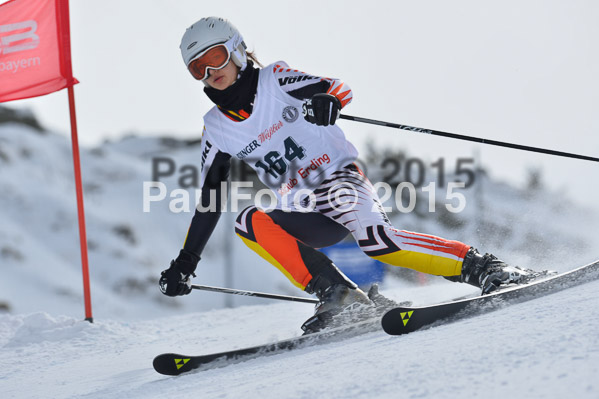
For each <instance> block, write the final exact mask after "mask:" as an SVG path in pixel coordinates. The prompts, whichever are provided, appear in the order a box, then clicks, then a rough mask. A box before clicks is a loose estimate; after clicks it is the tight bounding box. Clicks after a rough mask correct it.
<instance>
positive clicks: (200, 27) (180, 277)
mask: <svg viewBox="0 0 599 399" xmlns="http://www.w3.org/2000/svg"><path fill="white" fill-rule="evenodd" d="M180 49H181V53H182V56H183V61H184V62H185V65H186V67H187V69H188V70H189V72H190V73H191V75H192V76H193V77H194V78H195V79H197V80H199V81H201V82H202V83H204V85H205V87H204V92H205V93H206V95H207V96H208V98H209V99H210V100H211V101H212V102H213V103H214V104H215V106H214V107H213V108H212V109H211V110H210V111H208V113H207V114H206V115H205V116H204V132H203V138H202V147H201V180H200V181H201V190H202V191H201V200H200V205H201V207H200V206H198V208H197V209H196V211H195V215H194V216H193V219H192V221H191V225H190V227H189V231H188V234H187V238H186V239H185V243H184V246H183V249H181V251H180V253H179V255H178V256H177V258H176V259H175V260H173V261H171V264H170V267H169V268H168V269H167V270H165V271H163V272H162V275H161V278H160V287H161V290H162V292H163V293H164V294H166V295H169V296H176V295H185V294H188V293H189V292H190V291H191V288H190V284H191V283H190V279H191V277H190V276H194V277H195V274H194V271H195V269H196V266H197V263H198V261H199V260H200V256H201V254H202V251H203V249H204V247H205V245H206V243H207V241H208V239H209V237H210V235H211V234H212V232H213V230H214V228H215V226H216V224H217V222H218V219H219V217H220V213H221V205H222V204H221V203H220V198H221V195H220V189H221V182H226V181H227V180H228V177H229V165H230V162H229V161H230V159H231V157H237V158H238V159H240V160H243V161H244V162H245V163H247V164H248V165H249V166H250V167H252V168H253V169H254V170H255V171H256V173H257V175H258V177H259V178H260V180H261V181H262V182H264V184H266V185H267V186H268V187H269V188H270V189H272V191H273V192H274V194H275V196H276V198H277V207H276V209H275V210H271V211H269V212H265V211H263V210H261V209H259V208H257V207H256V206H250V207H248V208H246V209H245V210H243V211H242V212H241V213H240V214H239V216H238V217H237V220H236V223H235V232H236V233H237V235H238V236H239V237H240V238H241V239H242V240H243V242H244V243H245V244H247V246H249V247H250V248H251V249H252V250H254V251H255V252H257V253H258V254H259V255H260V256H262V257H263V258H264V259H266V260H267V261H268V262H270V263H271V264H273V265H274V266H275V267H277V268H278V269H279V270H280V271H281V272H282V273H284V274H285V276H286V277H287V278H288V279H289V280H290V281H291V283H293V284H294V285H295V286H297V287H298V288H300V289H302V290H304V291H306V292H307V293H310V294H315V295H316V296H317V297H318V299H319V304H318V305H317V306H316V312H315V316H314V317H313V318H311V319H310V320H309V321H308V322H306V323H304V326H303V328H304V330H306V331H311V330H315V329H317V328H320V327H315V326H317V325H318V323H314V321H316V320H322V319H324V318H323V317H321V316H323V315H325V314H326V315H330V314H332V313H335V312H339V311H340V310H342V309H345V308H347V307H348V306H349V305H352V304H355V303H363V304H366V305H372V306H376V305H377V301H376V299H375V298H374V297H375V296H376V293H374V292H373V293H371V295H370V298H369V296H368V295H366V294H365V293H364V292H363V291H362V290H360V289H359V288H358V287H357V285H356V284H354V283H353V282H352V281H350V280H349V279H348V278H347V277H346V276H345V275H344V274H343V273H342V272H341V271H340V270H339V269H338V268H337V267H336V266H335V265H334V264H333V262H332V261H331V260H330V259H329V258H327V257H326V256H325V255H324V254H323V253H321V252H319V251H317V250H316V249H315V248H322V247H326V246H329V245H332V244H335V243H336V242H339V241H340V240H342V239H343V238H344V237H345V236H346V235H347V234H348V233H351V234H352V235H353V237H354V239H355V240H356V242H357V243H358V245H359V247H360V248H361V249H362V251H364V253H365V254H366V255H368V256H370V257H372V258H374V259H377V260H379V261H382V262H384V263H388V264H391V265H395V266H401V267H407V268H410V269H413V270H417V271H420V272H423V273H428V274H433V275H437V276H444V277H446V278H448V279H450V280H452V281H458V282H465V283H468V284H471V285H474V286H477V287H480V288H481V289H482V293H483V294H486V293H489V292H491V291H493V290H496V289H497V288H498V286H500V285H502V284H508V283H512V282H518V281H520V282H521V281H523V277H525V276H526V272H525V271H523V270H521V269H517V268H512V267H509V266H508V265H506V264H505V263H504V262H502V261H500V260H499V259H497V258H496V257H494V256H493V255H490V254H485V255H481V254H480V253H479V252H478V251H477V250H476V249H474V248H472V247H471V246H469V245H467V244H464V243H461V242H458V241H449V240H446V239H443V238H439V237H435V236H431V235H426V234H419V233H413V232H408V231H402V230H397V229H395V228H394V227H393V226H392V225H391V224H390V222H389V219H388V217H387V215H386V214H385V212H384V211H383V208H382V206H381V204H380V201H379V198H378V196H377V194H376V191H375V190H374V188H373V186H372V184H371V183H370V181H369V180H368V179H367V178H366V177H365V176H364V174H363V173H362V172H361V170H360V169H359V168H358V167H357V166H356V165H355V164H354V161H355V160H356V158H357V156H358V152H357V150H356V148H355V147H354V146H353V145H352V144H351V143H350V142H349V141H347V140H346V138H345V135H344V133H343V131H342V130H341V129H340V128H339V127H338V126H337V125H335V121H336V119H337V117H338V116H339V112H340V110H341V109H343V108H344V107H346V106H347V104H349V103H350V101H351V100H352V91H351V89H350V88H349V87H348V85H347V84H346V83H344V82H342V81H341V80H339V79H330V78H323V77H318V76H313V75H309V74H306V73H303V72H300V71H298V70H297V69H292V68H290V67H289V66H288V65H287V64H285V63H284V62H282V61H279V62H276V63H274V64H271V65H268V66H266V67H262V68H259V67H258V66H262V65H261V64H260V63H259V62H258V61H257V60H256V58H255V57H254V55H253V54H252V53H249V52H247V51H246V46H245V43H244V41H243V38H242V36H241V34H240V33H239V31H238V30H237V29H236V28H235V27H234V26H233V25H232V24H231V23H230V22H229V21H227V20H225V19H222V18H216V17H209V18H202V19H201V20H199V21H198V22H196V23H195V24H193V25H192V26H191V27H189V28H188V29H187V30H186V32H185V34H184V35H183V38H182V41H181V46H180ZM300 113H303V116H301V115H300ZM211 192H212V195H211ZM215 193H216V195H214V194H215ZM211 198H212V201H211ZM210 205H212V207H210ZM371 299H373V300H374V303H373V301H371Z"/></svg>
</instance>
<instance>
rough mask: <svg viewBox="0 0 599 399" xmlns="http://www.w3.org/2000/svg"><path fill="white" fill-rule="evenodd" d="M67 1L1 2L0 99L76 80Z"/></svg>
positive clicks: (30, 94) (49, 90) (36, 93)
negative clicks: (72, 60) (72, 65)
mask: <svg viewBox="0 0 599 399" xmlns="http://www.w3.org/2000/svg"><path fill="white" fill-rule="evenodd" d="M68 15H69V10H68V3H66V2H65V1H64V0H11V1H8V2H6V3H4V4H2V5H0V102H6V101H12V100H20V99H23V98H29V97H36V96H41V95H44V94H49V93H52V92H55V91H57V90H61V89H64V88H65V87H69V86H72V85H74V84H76V83H79V82H78V81H77V79H75V78H73V73H72V67H71V49H70V32H69V21H68Z"/></svg>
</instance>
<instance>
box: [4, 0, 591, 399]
mask: <svg viewBox="0 0 599 399" xmlns="http://www.w3.org/2000/svg"><path fill="white" fill-rule="evenodd" d="M0 3H2V1H0ZM206 15H219V16H224V17H227V18H229V19H231V20H232V21H233V22H234V23H235V24H236V25H237V27H238V28H239V29H240V30H241V31H242V33H243V35H244V37H245V39H246V42H247V43H248V45H249V47H250V49H255V50H256V52H257V55H258V57H259V59H260V60H262V62H263V63H265V64H268V63H270V62H273V61H276V60H279V59H283V60H285V61H287V62H288V63H289V64H290V65H292V66H294V67H297V68H300V69H302V70H305V71H306V72H309V73H314V74H321V75H328V76H334V77H340V78H342V79H344V80H345V81H347V82H348V83H349V84H350V86H351V87H352V88H353V90H354V96H355V98H354V101H353V103H352V104H351V105H350V108H349V109H348V110H347V113H349V114H351V115H358V116H364V117H370V118H377V119H382V120H388V121H391V122H398V123H405V124H410V125H415V126H420V127H425V128H432V129H437V130H444V131H450V132H456V133H462V134H469V135H473V136H482V137H487V138H491V139H495V140H502V141H510V142H516V143H521V144H525V145H532V146H541V147H547V148H553V149H557V150H562V151H569V152H575V153H582V154H586V155H591V156H598V155H599V135H597V131H598V128H599V122H598V119H597V117H596V110H597V109H599V96H598V94H597V93H599V87H598V86H599V81H598V80H597V79H596V71H597V70H599V53H597V51H596V48H597V38H599V28H598V27H597V24H596V20H597V17H598V16H599V4H598V3H593V2H589V1H583V0H575V1H571V2H562V1H556V0H555V1H554V0H551V1H526V2H517V1H515V0H509V1H504V2H501V3H493V4H491V3H486V2H485V3H482V2H477V1H474V0H471V1H470V0H461V1H458V2H449V3H448V2H443V1H423V2H417V3H414V2H407V1H397V2H378V3H373V4H372V5H370V6H368V7H364V5H363V3H362V2H357V1H336V0H333V1H330V2H325V3H323V2H313V1H307V2H304V3H302V4H296V3H281V2H269V1H264V2H260V1H258V2H251V3H250V2H241V1H230V2H227V3H222V4H217V3H213V4H205V2H197V1H191V0H179V1H177V2H169V3H167V2H162V1H152V2H148V1H143V2H142V1H140V0H132V1H127V2H117V1H112V0H106V1H103V2H101V3H97V4H96V3H93V2H92V3H90V2H71V25H72V26H71V28H72V29H71V30H72V42H73V62H74V71H75V76H76V77H77V78H78V79H79V80H80V81H81V84H79V85H77V86H76V89H75V91H76V98H77V107H78V121H79V132H80V140H81V142H82V143H83V144H84V147H83V148H82V150H81V157H82V166H83V171H82V173H83V181H84V191H85V206H86V221H87V228H88V239H89V250H90V253H89V257H90V271H91V291H92V305H93V311H94V320H95V322H94V323H93V324H90V323H87V322H84V321H82V319H83V317H84V313H83V298H82V284H81V280H82V278H81V269H80V255H79V243H78V231H77V219H76V217H77V216H76V207H75V193H74V183H73V170H72V161H71V149H70V141H69V139H68V135H69V128H68V126H69V121H68V112H67V100H66V92H64V91H63V92H59V93H55V94H51V95H48V96H44V97H41V98H37V99H30V100H23V101H17V102H13V103H10V104H7V105H8V106H9V107H10V108H0V392H1V393H2V394H1V396H2V398H4V397H8V398H30V397H52V398H74V397H77V398H79V397H85V398H109V397H121V396H123V395H127V396H129V397H132V398H137V397H139V398H152V397H165V396H177V397H184V398H185V397H210V398H211V397H230V398H237V397H240V396H242V395H243V396H246V397H265V398H270V397H272V398H274V397H277V398H279V397H298V398H312V397H314V396H321V397H336V396H342V397H347V398H362V397H381V398H391V397H414V398H416V397H435V398H437V397H440V398H443V397H456V398H457V397H473V396H475V395H476V396H479V395H484V396H485V397H491V398H494V397H497V398H500V397H501V398H504V397H509V396H511V397H515V398H519V397H526V398H530V397H538V398H562V397H566V396H571V397H581V398H596V397H599V385H597V383H596V378H595V376H596V375H597V374H598V371H599V370H598V368H599V339H598V334H597V330H598V327H599V313H598V309H599V307H598V305H599V299H598V295H597V289H598V288H599V286H598V285H597V283H596V282H593V283H590V284H587V285H584V286H581V287H577V288H573V289H571V290H568V291H564V292H561V293H558V294H555V295H551V296H548V297H545V298H542V299H539V300H536V301H533V302H529V303H526V304H521V305H517V306H513V307H510V308H509V309H503V310H500V311H497V312H493V313H492V314H489V315H485V316H481V317H478V318H475V319H471V320H464V321H461V322H458V323H454V324H450V325H446V326H442V327H438V328H434V329H430V330H426V331H422V332H419V333H416V334H413V335H410V336H407V337H401V338H397V337H388V336H385V335H384V333H372V334H368V335H366V336H363V337H359V338H354V339H352V340H349V341H347V342H343V343H338V344H332V345H328V346H322V347H316V348H310V349H306V350H302V351H298V352H296V353H289V354H284V355H276V356H273V357H270V358H265V359H258V360H254V361H251V362H248V363H244V364H240V365H235V366H231V367H228V368H224V369H218V370H211V371H208V372H206V373H200V374H194V375H190V376H183V377H180V378H178V379H176V380H173V379H171V378H166V377H163V376H160V375H157V374H156V373H155V372H154V371H153V370H152V368H151V360H152V358H153V357H154V356H155V355H156V354H158V353H161V352H165V351H168V352H170V351H178V352H179V351H180V352H187V353H190V354H204V353H209V352H214V351H218V350H226V349H231V348H235V347H242V346H245V345H253V344H261V343H264V342H268V341H273V340H275V339H280V338H287V337H291V336H294V335H298V334H299V333H300V330H299V326H300V325H301V323H302V322H303V321H304V320H305V319H306V318H307V317H308V316H310V315H311V312H312V308H311V306H309V305H306V304H288V303H272V301H268V300H260V299H256V298H243V297H233V296H227V295H222V294H216V293H206V292H194V293H193V294H191V295H189V296H186V297H184V298H174V299H173V298H167V297H165V296H163V295H162V294H160V293H159V291H158V288H157V285H156V282H157V278H158V276H159V273H160V271H161V270H163V269H164V268H165V267H166V266H167V265H168V262H169V261H170V259H171V258H173V257H174V256H176V255H177V253H178V250H179V248H180V247H181V244H182V242H183V239H184V236H185V232H186V229H187V227H188V225H189V221H190V219H191V216H192V213H190V212H185V211H184V209H183V211H181V210H182V209H181V207H180V206H181V204H180V203H172V202H171V201H170V200H171V198H167V199H166V200H164V201H160V202H155V203H152V204H150V206H151V209H150V212H144V211H143V182H145V181H150V180H151V178H152V162H153V160H155V159H156V158H157V157H163V158H164V157H166V158H169V159H172V160H173V161H174V162H175V163H176V167H177V172H176V173H175V174H174V175H173V176H171V177H167V178H163V179H161V181H163V182H164V183H165V184H166V187H167V189H168V192H169V193H172V192H173V191H174V190H177V189H180V188H181V181H180V179H181V178H184V176H183V174H182V173H181V172H180V168H181V167H184V166H186V165H192V166H195V167H198V166H199V146H198V144H197V140H198V139H199V133H200V131H201V128H202V123H201V116H202V115H203V114H204V113H205V112H206V111H207V110H208V109H209V107H210V106H211V104H210V103H209V102H208V101H207V100H206V98H205V97H204V95H203V94H202V92H201V84H199V83H197V82H195V81H194V80H193V79H192V78H190V77H189V76H188V74H187V72H186V71H185V68H184V66H183V64H182V62H181V60H180V55H179V51H178V44H179V40H180V36H181V34H182V32H183V31H184V29H185V28H186V27H187V26H188V25H190V24H191V23H193V22H195V20H197V19H199V18H200V17H202V16H206ZM91 20H93V21H94V23H93V24H91V23H89V21H91ZM323 38H326V40H325V39H323ZM339 123H340V126H341V127H342V128H343V129H344V130H345V131H346V132H347V135H348V137H349V138H350V139H351V140H352V141H353V142H354V143H356V145H357V146H358V147H359V149H360V152H361V157H360V159H361V161H362V162H363V164H364V165H365V167H366V168H367V169H368V175H369V177H370V178H371V180H373V181H374V182H378V181H387V182H388V183H391V184H392V186H396V185H397V183H398V182H399V181H401V180H402V179H405V178H406V175H405V167H406V165H407V162H408V161H409V160H419V161H420V162H422V164H423V165H424V166H425V170H426V175H425V178H424V185H426V184H428V183H429V182H437V183H438V177H439V176H438V169H437V168H434V167H432V164H433V163H435V162H437V161H438V160H439V159H443V160H444V163H445V173H444V174H443V178H444V179H445V181H446V182H451V181H457V180H460V179H462V180H463V177H464V176H463V175H462V176H455V174H454V172H455V170H456V165H457V162H458V161H459V160H460V159H472V160H473V161H472V162H468V163H467V164H466V165H467V166H468V168H469V169H470V170H472V171H474V172H475V175H474V183H473V184H472V186H471V187H469V188H468V189H465V190H462V191H461V192H462V193H463V194H464V196H465V199H466V207H465V209H464V210H463V212H460V213H457V214H453V213H450V212H447V211H445V209H446V208H445V206H446V205H447V204H448V203H449V202H448V201H447V200H445V193H444V192H443V185H440V186H439V187H438V191H437V203H436V204H435V208H436V211H435V212H428V205H429V204H428V197H427V196H426V195H425V193H423V192H422V191H421V190H420V189H418V190H417V192H418V201H417V207H416V209H415V211H414V212H412V213H410V214H404V213H401V212H399V210H398V209H397V206H396V204H394V201H393V199H391V200H390V201H388V202H387V203H386V205H387V206H390V207H392V212H390V216H391V218H392V220H393V222H394V224H395V225H396V226H397V227H399V228H402V229H408V230H414V231H420V232H426V233H431V234H437V235H440V236H443V237H447V238H453V239H458V240H461V241H464V242H467V243H469V244H472V245H474V246H476V247H477V248H479V249H480V250H481V251H483V252H491V253H494V254H496V255H498V256H499V257H501V258H503V259H505V260H506V261H508V262H510V263H513V264H520V265H523V266H528V267H534V268H552V269H555V270H559V271H564V270H568V269H572V268H574V267H576V266H580V265H582V264H585V263H589V262H591V261H593V260H595V259H597V258H599V251H598V249H599V235H598V234H597V228H598V226H599V205H597V198H598V197H599V189H598V187H597V185H596V180H597V174H598V166H597V165H596V164H594V163H590V162H583V161H575V160H566V159H559V158H556V157H550V156H545V155H537V154H530V153H522V152H517V151H513V150H508V149H496V148H491V147H489V146H480V145H474V144H470V143H461V142H456V141H452V140H449V139H443V138H434V137H430V136H419V135H417V134H414V133H409V132H400V131H393V130H391V129H385V128H382V127H375V126H367V125H360V124H357V123H352V122H348V121H341V122H339ZM386 159H393V160H396V161H398V162H399V164H400V166H402V169H401V171H400V173H397V174H395V173H392V172H393V169H392V167H393V164H385V165H384V164H383V163H384V161H385V160H386ZM237 173H239V172H237ZM388 175H392V176H388ZM408 177H409V176H408ZM412 177H413V176H412ZM187 192H188V193H189V195H190V196H191V204H190V208H191V210H192V209H193V202H194V201H193V196H194V190H193V187H191V188H188V189H187ZM247 204H248V203H240V205H239V206H240V209H242V207H243V206H244V205H247ZM169 207H170V208H174V210H175V211H173V209H169ZM234 218H235V213H233V212H226V213H225V214H224V215H223V217H222V219H221V222H220V224H219V226H218V228H217V230H216V232H215V234H214V237H213V239H212V240H211V242H210V244H209V245H208V248H207V250H206V251H205V254H204V256H203V259H202V262H201V263H200V265H199V267H198V271H197V274H198V278H197V279H196V280H195V281H196V282H197V283H200V284H207V285H219V286H231V287H234V288H240V289H250V290H258V291H267V292H275V293H282V294H289V295H304V294H303V293H302V292H299V291H298V290H297V289H295V288H294V287H293V286H292V285H291V284H289V282H288V280H287V279H286V278H285V277H284V276H282V275H281V274H280V273H279V272H278V271H277V270H275V269H274V268H273V267H272V266H271V265H269V264H267V263H266V262H264V261H263V260H262V259H261V258H259V257H258V256H257V255H255V254H254V253H253V252H251V251H250V250H249V249H248V248H246V247H245V246H244V245H243V244H242V243H241V241H240V240H239V239H237V238H236V237H235V236H234V234H233V222H234ZM386 273H387V274H386V278H385V280H384V281H383V283H382V288H383V292H384V293H385V294H387V295H389V296H391V297H393V298H395V299H398V300H406V299H408V300H412V301H414V302H415V303H417V304H427V303H434V302H438V301H443V300H447V299H450V298H453V297H456V296H460V295H466V294H474V293H475V290H474V289H473V288H472V287H468V286H463V285H459V284H452V283H449V282H447V281H445V280H443V279H440V278H434V277H431V278H424V277H423V276H419V275H414V274H412V273H400V271H399V270H397V269H388V270H386ZM34 381H35V382H36V383H32V382H34ZM181 382H183V383H181Z"/></svg>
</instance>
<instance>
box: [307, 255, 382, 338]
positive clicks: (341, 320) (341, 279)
mask: <svg viewBox="0 0 599 399" xmlns="http://www.w3.org/2000/svg"><path fill="white" fill-rule="evenodd" d="M331 267H332V269H330V270H329V271H328V273H327V274H328V276H325V275H323V274H321V275H318V276H316V277H314V278H313V279H312V281H310V283H309V284H308V286H307V287H306V290H305V291H306V292H308V293H314V294H316V296H317V297H318V299H319V302H318V303H317V304H316V307H315V309H314V316H312V317H310V318H309V319H308V320H306V321H305V322H304V324H302V330H303V331H304V334H310V333H314V332H317V331H320V330H322V329H324V328H332V327H337V326H340V325H343V324H346V323H350V322H353V321H357V320H360V319H363V318H364V317H365V315H367V314H370V313H372V312H373V310H374V304H373V302H372V301H371V300H370V299H369V298H368V296H367V295H366V294H365V293H364V291H362V290H361V289H360V288H358V286H357V285H356V284H355V283H354V282H352V281H351V280H349V279H348V278H347V277H346V276H345V275H344V274H343V273H341V271H340V270H339V269H337V267H336V266H335V265H334V264H331ZM332 276H334V278H333V279H332V280H334V281H335V283H331V281H330V280H331V279H330V278H327V277H332Z"/></svg>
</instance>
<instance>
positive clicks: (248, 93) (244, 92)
mask: <svg viewBox="0 0 599 399" xmlns="http://www.w3.org/2000/svg"><path fill="white" fill-rule="evenodd" d="M259 72H260V69H258V68H254V63H253V62H252V61H251V60H248V63H247V67H246V68H245V70H244V71H243V72H242V73H241V76H240V77H239V79H237V81H236V82H235V83H233V84H232V85H231V86H229V87H227V88H226V89H225V90H216V89H213V88H212V87H205V88H204V93H206V95H207V96H208V98H209V99H210V100H212V102H213V103H214V104H216V105H218V106H219V107H221V108H224V109H226V110H230V111H238V110H241V109H242V110H244V111H246V112H247V113H248V114H251V113H252V108H253V105H254V104H253V103H254V98H255V97H256V90H257V88H258V75H259Z"/></svg>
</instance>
